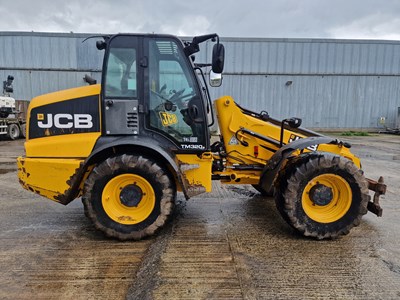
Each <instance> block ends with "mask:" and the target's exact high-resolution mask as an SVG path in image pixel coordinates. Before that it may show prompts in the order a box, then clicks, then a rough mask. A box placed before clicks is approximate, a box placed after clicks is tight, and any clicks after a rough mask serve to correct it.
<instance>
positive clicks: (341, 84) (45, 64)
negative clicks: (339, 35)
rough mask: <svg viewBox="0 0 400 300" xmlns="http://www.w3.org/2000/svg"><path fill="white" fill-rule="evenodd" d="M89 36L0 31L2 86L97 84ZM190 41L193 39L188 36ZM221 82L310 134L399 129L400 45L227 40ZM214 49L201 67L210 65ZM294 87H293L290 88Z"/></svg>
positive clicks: (204, 48)
mask: <svg viewBox="0 0 400 300" xmlns="http://www.w3.org/2000/svg"><path fill="white" fill-rule="evenodd" d="M88 36H89V35H88V34H72V33H65V34H61V33H30V32H25V33H21V32H0V80H5V79H6V77H7V75H8V74H11V75H14V77H15V81H14V91H15V93H14V97H15V98H16V99H18V100H30V99H31V98H32V97H34V96H37V95H40V94H44V93H48V92H53V91H57V90H61V89H66V88H71V87H75V86H82V85H86V83H85V82H84V81H83V80H82V78H83V76H84V75H85V74H90V75H91V76H92V77H94V78H95V79H97V80H98V82H100V79H101V67H102V60H103V54H104V52H103V51H98V50H97V49H96V47H95V42H96V40H98V38H94V39H91V40H88V41H86V42H85V43H82V41H83V39H84V38H86V37H88ZM184 39H186V40H191V38H184ZM221 41H222V42H223V43H224V45H225V48H226V51H225V52H226V60H225V70H224V73H225V75H224V81H223V85H222V87H221V88H217V89H215V88H210V91H211V93H212V95H213V97H214V98H217V97H218V96H220V95H224V94H228V95H232V96H234V98H235V99H236V100H238V102H239V103H241V104H242V105H243V106H246V107H248V108H250V109H254V110H260V109H261V108H263V109H266V110H267V111H269V112H270V114H271V115H273V116H275V117H277V118H284V117H288V116H298V117H302V118H304V125H305V126H308V127H312V128H326V129H332V128H338V129H340V128H360V129H367V128H379V126H380V125H379V124H378V119H379V118H380V117H385V118H386V124H387V126H389V127H392V126H395V122H396V118H397V108H398V107H400V97H399V96H400V95H399V83H400V82H399V80H400V42H399V41H369V40H327V39H252V38H247V39H245V38H222V39H221ZM212 46H213V43H211V42H207V43H205V44H202V45H201V52H200V53H197V54H196V62H199V63H204V62H210V61H211V52H212ZM289 81H291V82H292V83H291V84H287V83H288V82H289Z"/></svg>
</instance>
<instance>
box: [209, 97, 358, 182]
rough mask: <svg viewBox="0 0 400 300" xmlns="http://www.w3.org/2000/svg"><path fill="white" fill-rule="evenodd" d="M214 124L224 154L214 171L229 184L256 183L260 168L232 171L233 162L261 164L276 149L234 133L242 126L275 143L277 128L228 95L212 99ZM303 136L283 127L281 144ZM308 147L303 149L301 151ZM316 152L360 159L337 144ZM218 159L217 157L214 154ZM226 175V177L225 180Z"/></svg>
mask: <svg viewBox="0 0 400 300" xmlns="http://www.w3.org/2000/svg"><path fill="white" fill-rule="evenodd" d="M214 105H215V108H216V112H217V117H218V124H219V129H220V132H221V135H222V137H223V142H224V146H225V150H226V155H227V157H226V158H225V161H224V163H225V170H224V171H222V172H217V173H216V174H218V175H221V176H224V178H225V179H224V180H223V181H222V182H224V183H230V184H258V183H259V180H260V176H261V170H260V171H257V170H251V171H249V170H237V169H236V170H235V168H234V166H236V165H246V164H248V165H260V166H263V165H265V164H266V163H267V162H268V160H269V159H270V158H271V157H272V155H273V154H274V153H275V152H276V151H277V150H278V149H279V147H278V146H277V145H276V144H273V143H269V142H266V141H263V140H261V139H257V138H256V137H253V136H251V135H245V134H241V133H240V132H239V133H238V134H236V132H237V131H238V130H240V129H242V128H245V129H248V130H250V131H252V132H255V133H258V134H261V135H263V136H266V137H269V138H271V139H273V140H275V141H276V142H279V140H280V132H281V127H280V126H278V125H275V124H273V123H271V122H268V121H267V122H266V121H263V120H260V119H258V118H256V117H253V116H251V115H248V114H244V113H243V112H242V111H241V109H240V108H239V107H238V106H237V105H236V104H235V102H234V100H233V98H232V97H230V96H223V97H221V98H219V99H217V100H215V102H214ZM306 137H307V136H306V135H303V134H299V133H297V132H296V133H295V132H293V131H291V130H287V129H286V130H285V131H284V135H283V143H284V145H285V144H288V143H290V142H292V141H293V140H294V138H306ZM240 141H244V142H246V143H248V146H243V145H242V144H241V143H240ZM310 151H311V150H307V149H305V150H304V152H310ZM318 151H321V152H331V153H335V154H338V155H341V156H344V157H346V158H348V159H350V160H352V161H353V162H354V164H355V165H356V166H358V167H360V160H359V159H358V158H357V157H356V156H355V155H353V154H352V153H351V152H350V150H349V149H348V148H346V147H343V146H340V145H330V144H321V145H319V146H318ZM300 153H301V152H300V151H299V150H298V151H295V152H294V153H293V155H299V154H300ZM214 158H215V159H218V158H219V157H214ZM227 178H229V179H227Z"/></svg>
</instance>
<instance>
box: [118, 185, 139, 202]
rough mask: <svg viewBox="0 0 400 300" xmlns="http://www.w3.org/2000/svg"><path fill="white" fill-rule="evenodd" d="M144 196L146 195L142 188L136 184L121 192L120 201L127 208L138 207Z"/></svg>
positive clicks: (126, 187)
mask: <svg viewBox="0 0 400 300" xmlns="http://www.w3.org/2000/svg"><path fill="white" fill-rule="evenodd" d="M143 196H144V193H143V191H142V189H141V188H140V187H138V186H137V185H136V184H129V185H127V186H125V187H124V188H123V189H122V190H121V192H120V194H119V200H120V201H121V203H122V204H123V205H125V206H128V207H137V206H138V205H139V203H140V201H141V200H142V199H143Z"/></svg>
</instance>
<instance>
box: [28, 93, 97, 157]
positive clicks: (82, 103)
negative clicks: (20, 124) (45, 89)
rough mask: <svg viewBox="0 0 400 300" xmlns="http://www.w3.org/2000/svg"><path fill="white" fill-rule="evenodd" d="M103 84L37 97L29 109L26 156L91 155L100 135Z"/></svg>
mask: <svg viewBox="0 0 400 300" xmlns="http://www.w3.org/2000/svg"><path fill="white" fill-rule="evenodd" d="M99 94H100V85H93V86H87V87H80V88H74V89H70V90H65V91H60V92H56V93H51V94H47V95H43V96H39V97H37V98H34V99H33V100H32V101H31V103H30V105H29V110H28V120H27V132H28V136H27V142H26V143H25V149H26V156H27V157H75V158H85V157H87V156H89V155H90V153H91V151H92V149H93V146H94V145H95V142H96V140H97V139H98V138H99V136H100V135H101V126H100V124H101V114H100V100H99Z"/></svg>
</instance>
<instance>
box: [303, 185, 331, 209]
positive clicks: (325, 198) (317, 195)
mask: <svg viewBox="0 0 400 300" xmlns="http://www.w3.org/2000/svg"><path fill="white" fill-rule="evenodd" d="M309 196H310V199H311V201H312V202H313V203H314V204H316V205H319V206H325V205H328V204H329V203H331V201H332V199H333V192H332V189H331V188H330V187H327V186H326V185H323V184H320V183H317V184H316V185H314V186H313V187H312V188H311V190H310V194H309Z"/></svg>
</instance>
